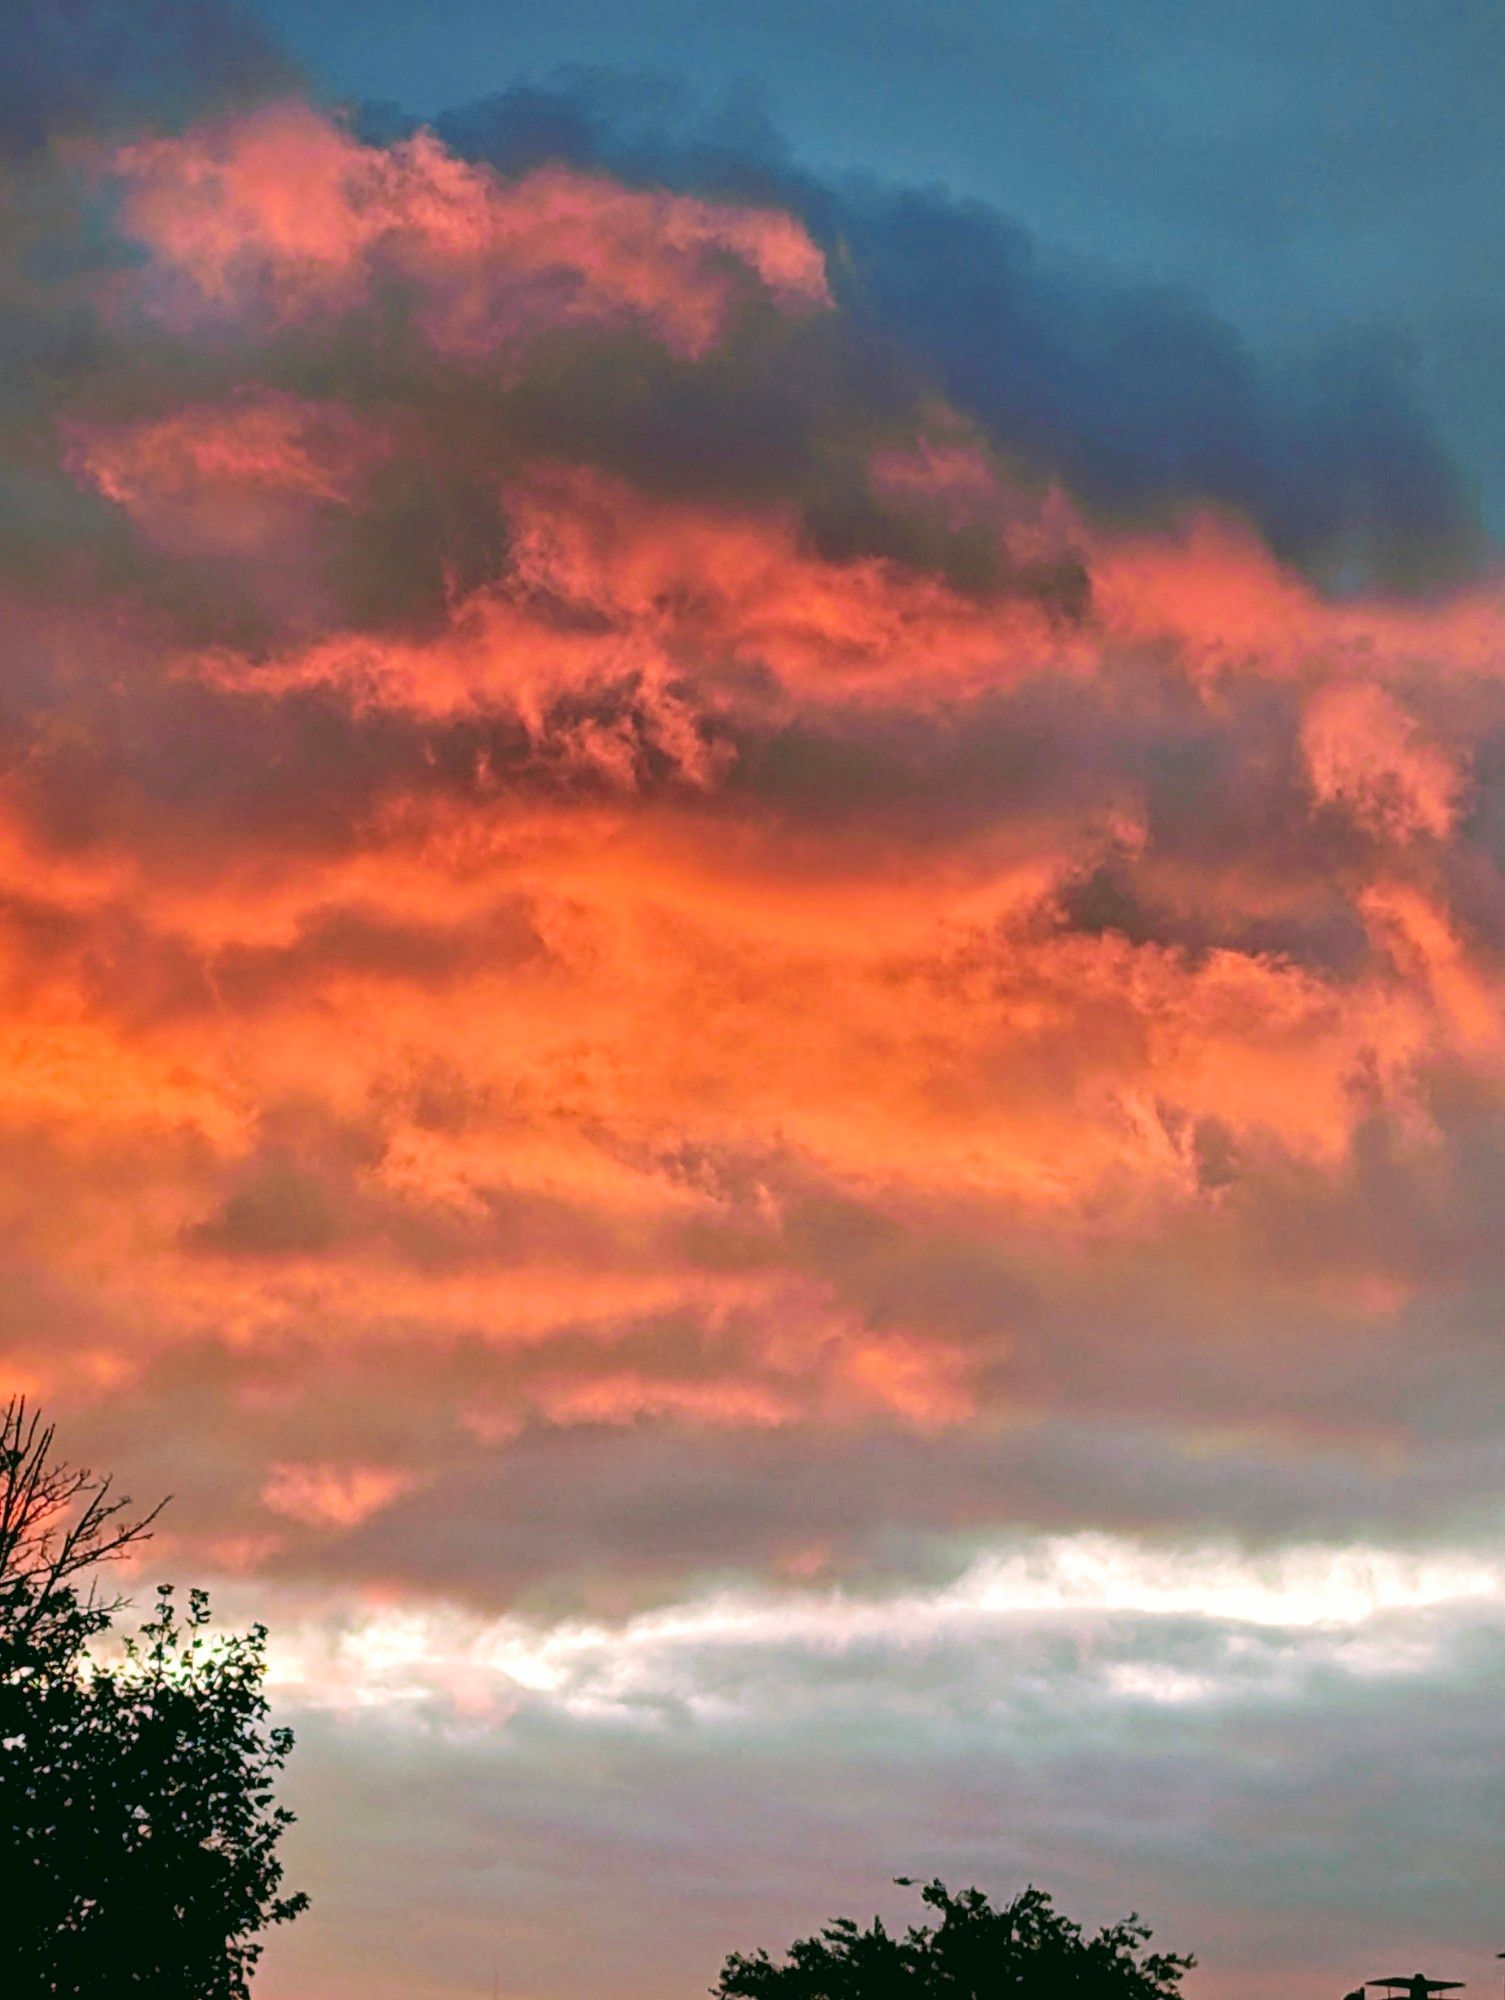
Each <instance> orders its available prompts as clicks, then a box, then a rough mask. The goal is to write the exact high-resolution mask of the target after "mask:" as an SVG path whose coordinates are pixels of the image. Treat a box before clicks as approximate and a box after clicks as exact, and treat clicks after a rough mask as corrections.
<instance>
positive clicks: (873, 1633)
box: [271, 1534, 1505, 1721]
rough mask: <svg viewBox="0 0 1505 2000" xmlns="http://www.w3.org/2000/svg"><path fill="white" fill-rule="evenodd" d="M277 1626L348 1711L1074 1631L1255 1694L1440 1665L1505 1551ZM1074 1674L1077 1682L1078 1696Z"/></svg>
mask: <svg viewBox="0 0 1505 2000" xmlns="http://www.w3.org/2000/svg"><path fill="white" fill-rule="evenodd" d="M288 1611H289V1614H290V1615H289V1616H287V1617H286V1618H284V1619H283V1620H281V1621H279V1622H278V1624H277V1627H276V1634H275V1637H274V1642H273V1650H272V1662H271V1678H272V1681H273V1684H274V1686H275V1688H276V1689H277V1691H278V1693H279V1695H280V1696H282V1697H284V1698H290V1699H293V1700H295V1701H297V1702H298V1703H299V1704H300V1705H309V1706H313V1707H327V1708H333V1709H337V1710H338V1709H369V1708H389V1707H392V1708H400V1707H402V1706H412V1705H415V1704H433V1703H437V1704H438V1705H439V1706H440V1707H441V1708H444V1707H448V1708H449V1709H451V1710H452V1711H453V1712H454V1714H455V1715H456V1716H457V1717H459V1718H465V1717H469V1718H471V1719H473V1720H477V1721H479V1720H483V1719H490V1720H498V1719H500V1718H501V1717H503V1716H504V1715H505V1714H506V1713H507V1712H508V1711H509V1710H510V1709H512V1708H513V1707H515V1706H516V1704H517V1702H518V1701H519V1700H520V1699H524V1698H533V1699H535V1700H541V1701H544V1702H546V1703H547V1704H549V1705H551V1706H554V1707H557V1708H559V1709H562V1710H564V1711H565V1712H567V1713H573V1714H577V1715H580V1716H598V1717H600V1716H605V1715H609V1714H612V1713H617V1714H620V1715H621V1716H622V1717H623V1718H637V1719H639V1720H643V1721H652V1720H653V1719H654V1718H655V1716H657V1715H660V1714H661V1713H662V1712H663V1710H664V1707H665V1705H666V1704H669V1705H672V1706H674V1707H675V1708H676V1709H679V1708H681V1707H683V1706H684V1705H686V1704H687V1705H688V1707H689V1710H690V1711H691V1712H693V1713H695V1714H697V1715H700V1716H701V1717H703V1718H704V1719H706V1720H711V1719H714V1717H715V1716H716V1715H717V1714H725V1715H727V1716H732V1715H737V1714H746V1713H755V1712H758V1711H761V1710H762V1709H764V1708H765V1707H766V1706H767V1705H769V1704H770V1703H771V1702H772V1703H777V1702H780V1701H785V1700H787V1699H788V1698H789V1685H788V1684H789V1683H791V1682H792V1683H794V1684H796V1685H797V1686H798V1687H799V1688H800V1689H802V1690H804V1691H806V1693H810V1692H813V1691H814V1690H815V1689H817V1688H818V1687H819V1686H820V1685H821V1683H822V1682H830V1683H839V1682H840V1681H841V1680H842V1679H843V1678H844V1676H846V1675H847V1674H849V1673H851V1672H852V1671H854V1670H856V1671H859V1672H860V1673H861V1675H862V1676H863V1678H864V1679H866V1680H869V1681H871V1680H872V1679H873V1678H876V1679H877V1680H879V1681H880V1682H881V1680H882V1679H883V1678H884V1676H885V1675H890V1676H893V1677H895V1678H896V1679H897V1680H898V1681H899V1682H902V1681H904V1680H905V1679H906V1678H908V1677H910V1676H912V1675H913V1674H915V1673H916V1672H922V1673H924V1672H929V1673H933V1674H938V1675H939V1676H940V1677H941V1678H942V1679H946V1678H950V1677H951V1676H952V1675H953V1674H954V1673H955V1671H956V1670H957V1669H958V1667H959V1665H960V1663H961V1662H962V1661H963V1660H965V1659H967V1658H968V1657H972V1656H975V1657H977V1658H979V1659H981V1660H984V1661H987V1662H990V1665H989V1668H988V1672H989V1676H990V1678H991V1679H992V1680H993V1683H994V1685H995V1686H998V1687H1002V1686H1003V1685H1005V1684H1006V1683H1007V1681H1008V1679H1009V1677H1010V1674H1011V1673H1012V1674H1013V1675H1015V1676H1018V1675H1023V1676H1024V1677H1025V1678H1028V1677H1029V1672H1030V1655H1031V1654H1032V1653H1033V1652H1035V1651H1037V1650H1038V1648H1039V1647H1040V1646H1041V1645H1044V1644H1047V1643H1050V1642H1051V1641H1052V1640H1054V1641H1055V1643H1056V1645H1057V1650H1059V1642H1060V1640H1061V1639H1062V1637H1063V1636H1064V1637H1066V1638H1067V1639H1069V1640H1070V1642H1071V1644H1070V1645H1069V1646H1068V1649H1067V1650H1068V1651H1069V1652H1070V1653H1071V1655H1072V1665H1073V1668H1074V1673H1073V1677H1072V1678H1073V1680H1074V1683H1075V1685H1076V1686H1077V1688H1078V1691H1079V1692H1080V1691H1081V1689H1082V1688H1083V1686H1084V1685H1085V1684H1088V1683H1090V1684H1092V1685H1093V1686H1094V1687H1096V1688H1097V1689H1098V1690H1099V1691H1100V1692H1101V1693H1102V1694H1105V1695H1107V1696H1109V1697H1113V1698H1118V1699H1122V1700H1128V1701H1134V1700H1150V1701H1157V1702H1167V1701H1170V1702H1177V1701H1183V1702H1190V1701H1207V1700H1213V1699H1216V1698H1217V1697H1218V1696H1219V1695H1221V1694H1229V1695H1236V1694H1239V1693H1243V1692H1248V1691H1249V1690H1250V1689H1251V1687H1252V1686H1254V1685H1256V1684H1257V1685H1259V1686H1261V1687H1263V1688H1264V1689H1265V1690H1266V1691H1267V1692H1271V1691H1274V1687H1275V1683H1276V1682H1277V1680H1279V1679H1280V1678H1282V1677H1283V1678H1284V1679H1286V1680H1289V1679H1290V1677H1291V1676H1292V1675H1293V1674H1296V1673H1299V1672H1302V1671H1307V1670H1310V1669H1313V1668H1314V1667H1315V1666H1316V1665H1317V1664H1319V1663H1321V1664H1325V1665H1326V1666H1327V1667H1328V1668H1329V1669H1336V1670H1339V1671H1343V1672H1347V1673H1351V1674H1375V1673H1397V1672H1399V1673H1406V1672H1424V1671H1426V1670H1427V1667H1428V1665H1429V1663H1431V1662H1433V1661H1434V1659H1435V1657H1436V1653H1437V1649H1438V1647H1439V1646H1441V1645H1444V1644H1446V1643H1447V1642H1448V1637H1449V1635H1450V1634H1452V1633H1453V1632H1454V1631H1455V1629H1456V1628H1457V1626H1458V1624H1459V1623H1460V1622H1462V1623H1463V1624H1467V1625H1472V1624H1476V1623H1478V1622H1479V1621H1481V1620H1482V1621H1484V1622H1485V1623H1490V1624H1492V1623H1494V1622H1496V1621H1497V1620H1498V1621H1505V1563H1500V1562H1494V1561H1490V1560H1487V1559H1485V1558H1483V1557H1481V1556H1479V1555H1476V1554H1468V1553H1463V1552H1451V1553H1450V1552H1441V1551H1428V1552H1411V1551H1405V1550H1400V1549H1394V1548H1384V1547H1378V1546H1348V1547H1324V1546H1316V1545H1309V1546H1303V1547H1293V1548H1287V1549H1284V1550H1280V1551H1277V1552H1274V1553H1266V1554H1259V1555H1254V1554H1249V1553H1246V1552H1241V1551H1238V1550H1234V1549H1231V1548H1228V1547H1217V1546H1199V1547H1181V1548H1172V1549H1167V1548H1153V1547H1148V1546H1146V1545H1143V1544H1139V1543H1136V1542H1134V1541H1131V1540H1129V1539H1127V1538H1122V1537H1115V1536H1109V1535H1103V1534H1083V1535H1070V1536H1053V1537H1046V1538H1040V1539H1035V1540H1031V1541H1029V1542H1026V1543H1021V1544H1020V1545H1018V1546H1017V1547H1014V1548H1012V1549H1010V1550H1008V1551H1006V1552H1000V1553H995V1554H991V1555H989V1556H987V1557H985V1558H982V1559H980V1560H978V1561H976V1562H974V1563H973V1564H972V1565H971V1566H970V1567H969V1568H967V1569H966V1570H965V1571H964V1572H963V1573H962V1574H961V1575H960V1576H959V1577H958V1578H957V1579H956V1580H955V1581H954V1582H953V1583H951V1584H949V1585H948V1586H946V1587H943V1588H937V1589H931V1590H924V1591H922V1590H910V1591H906V1592H903V1593H899V1594H884V1595H872V1596H862V1595H858V1594H855V1593H853V1592H850V1591H839V1590H831V1591H818V1590H814V1589H802V1590H795V1589H787V1590H776V1589H771V1588H766V1587H763V1588H753V1587H748V1588H739V1589H730V1588H728V1589H720V1590H716V1591H713V1592H708V1593H703V1594H700V1595H696V1596H692V1597H689V1598H686V1599H685V1600H684V1601H682V1602H679V1603H676V1604H673V1605H670V1606H668V1607H665V1608H661V1609H657V1610H654V1611H651V1612H644V1613H641V1614H639V1615H637V1616H634V1617H631V1618H628V1619H626V1620H625V1621H623V1622H621V1623H609V1622H606V1621H589V1620H581V1619H563V1620H558V1621H553V1622H550V1621H547V1620H544V1619H542V1618H538V1617H525V1616H521V1615H516V1614H509V1615H505V1616H502V1617H498V1618H486V1617H482V1616H479V1615H476V1614H474V1613H471V1612H467V1611H465V1610H462V1609H460V1608H457V1607H454V1606H449V1605H433V1604H418V1603H412V1602H398V1603H393V1602H386V1603H380V1604H378V1603H372V1602H369V1601H366V1602H362V1601H360V1600H358V1599H347V1600H345V1601H343V1602H342V1603H339V1604H337V1605H335V1606H330V1605H327V1604H326V1605H324V1606H322V1607H321V1608H320V1609H319V1610H318V1611H317V1612H310V1611H306V1610H305V1611H304V1612H303V1613H302V1615H299V1613H298V1612H297V1611H295V1610H294V1608H293V1607H292V1606H289V1607H288ZM1064 1686H1065V1684H1064V1683H1063V1691H1064Z"/></svg>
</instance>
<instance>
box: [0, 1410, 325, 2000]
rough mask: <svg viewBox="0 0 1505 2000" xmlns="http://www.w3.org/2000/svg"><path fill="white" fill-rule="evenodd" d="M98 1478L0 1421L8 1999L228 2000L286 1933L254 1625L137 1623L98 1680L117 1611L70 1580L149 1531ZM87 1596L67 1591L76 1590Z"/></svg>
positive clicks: (189, 1616) (174, 1618) (43, 1436)
mask: <svg viewBox="0 0 1505 2000" xmlns="http://www.w3.org/2000/svg"><path fill="white" fill-rule="evenodd" d="M129 1507H130V1502H129V1500H128V1499H125V1498H117V1497H115V1496H114V1495H113V1493H112V1490H111V1485H110V1482H109V1480H107V1479H96V1478H95V1477H94V1476H93V1475H92V1474H90V1473H88V1472H87V1471H81V1470H79V1469H77V1468H74V1467H71V1466H68V1465H65V1464H62V1463H60V1462H59V1461H58V1460H57V1459H56V1458H55V1457H54V1455H53V1432H52V1429H51V1427H50V1426H43V1425H42V1424H41V1422H40V1420H39V1419H38V1418H37V1417H36V1416H35V1415H34V1414H32V1413H31V1412H29V1411H28V1410H27V1408H26V1406H25V1404H24V1403H23V1402H21V1401H19V1400H17V1401H13V1402H12V1403H11V1404H10V1406H9V1408H8V1410H7V1411H6V1413H5V1415H4V1417H3V1419H0V1880H3V1881H4V1882H5V1883H6V1885H7V1891H8V1892H13V1893H8V1896H7V1901H8V1909H7V1914H6V1916H5V1918H4V1919H3V1920H0V1954H3V1958H4V1963H5V1969H6V1972H7V1974H8V1975H9V1977H8V1978H7V1980H6V1983H5V1992H6V1994H7V1996H12V1995H14V1996H15V2000H31V1996H32V1995H37V1996H40V1995H43V1994H46V1995H69V1996H73V1997H74V2000H106V1996H108V2000H115V1996H117V1995H123V1994H128V1995H134V1996H138V2000H244V1997H245V1996H246V1994H247V1993H248V1990H249V1989H248V1981H249V1978H250V1975H251V1972H252V1970H253V1968H254V1966H255V1964H256V1961H257V1959H258V1958H259V1956H260V1953H261V1946H260V1944H259V1943H258V1942H257V1934H258V1933H259V1932H260V1931H261V1930H263V1929H264V1928H265V1927H266V1926H267V1925H268V1924H272V1923H281V1922H285V1921H287V1920H288V1919H290V1918H292V1917H295V1916H297V1915H298V1913H299V1912H300V1911H301V1910H302V1909H303V1908H304V1907H305V1905H306V1901H307V1899H306V1897H304V1896H302V1895H301V1894H300V1895H283V1894H281V1893H280V1887H281V1880H282V1867H281V1863H280V1862H279V1861H278V1859H277V1852H276V1850H277V1844H278V1842H279V1841H280V1839H281V1837H282V1834H283V1832H284V1830H285V1829H286V1827H287V1826H289V1825H290V1824H291V1822H292V1815H291V1814H290V1813H289V1812H287V1811H286V1810H285V1809H284V1808H281V1807H278V1806H277V1805H276V1804H275V1802H274V1799H273V1793H272V1785H273V1783H274V1781H275V1779H276V1777H277V1775H278V1773H279V1772H280V1770H281V1768H282V1766H283V1764H284V1763H285V1761H286V1759H287V1756H288V1752H289V1750H290V1749H291V1747H292V1736H291V1733H290V1732H289V1731H287V1730H285V1729H268V1728H267V1726H266V1724H267V1714H268V1711H267V1703H266V1699H265V1696H264V1694H263V1692H262V1682H263V1676H264V1672H265V1641H266V1632H265V1629H264V1627H262V1626H259V1625H258V1626H255V1627H253V1628H252V1630H251V1631H250V1632H249V1633H247V1634H245V1635H244V1636H238V1637H230V1638H216V1637H213V1636H211V1634H210V1632H209V1629H208V1624H209V1604H208V1599H207V1597H206V1596H205V1595H204V1593H203V1592H202V1591H194V1592H193V1593H192V1594H191V1596H190V1599H189V1607H188V1611H187V1613H186V1615H181V1614H180V1613H179V1612H178V1610H177V1608H176V1606H175V1604H174V1600H173V1593H172V1591H171V1589H170V1588H169V1587H167V1586H163V1587H161V1588H160V1589H159V1591H158V1595H157V1604H156V1610H155V1615H154V1616H153V1617H152V1618H151V1620H150V1621H149V1622H148V1623H147V1624H146V1625H144V1626H143V1628H142V1629H141V1631H140V1632H139V1633H138V1634H137V1635H136V1636H134V1637H131V1638H127V1639H126V1640H125V1642H124V1647H123V1651H122V1653H121V1656H120V1657H119V1658H118V1659H116V1660H113V1661H110V1662H108V1663H101V1662H100V1661H98V1660H96V1659H94V1658H93V1657H91V1655H90V1653H89V1651H88V1646H89V1642H90V1641H91V1640H93V1639H96V1638H98V1637H99V1636H100V1635H101V1634H103V1633H104V1632H105V1631H106V1630H107V1628H108V1627H109V1626H110V1624H111V1621H112V1619H113V1617H114V1616H115V1614H116V1613H117V1612H118V1611H119V1609H120V1608H121V1602H120V1600H119V1599H118V1598H109V1599H106V1598H103V1597H101V1596H100V1594H99V1593H98V1590H97V1588H96V1586H95V1583H94V1581H93V1579H92V1576H90V1573H91V1572H93V1571H94V1570H95V1569H96V1567H97V1565H99V1564H100V1563H102V1562H108V1561H110V1560H111V1559H112V1558H115V1557H118V1556H120V1555H123V1554H124V1553H125V1552H126V1551H127V1550H128V1549H130V1548H132V1547H134V1546H135V1545H136V1544H138V1543H140V1542H141V1541H142V1540H143V1539H144V1538H145V1537H146V1536H147V1535H148V1534H149V1533H150V1530H151V1525H152V1522H153V1521H154V1520H155V1518H156V1514H157V1511H158V1510H157V1509H153V1510H152V1511H151V1512H150V1513H148V1514H145V1515H142V1516H138V1517H134V1518H132V1517H131V1516H129V1514H128V1512H127V1510H128V1509H129ZM86 1577H90V1581H89V1583H88V1586H87V1588H85V1587H84V1579H85V1578H86Z"/></svg>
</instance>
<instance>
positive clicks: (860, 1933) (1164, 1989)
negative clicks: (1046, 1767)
mask: <svg viewBox="0 0 1505 2000" xmlns="http://www.w3.org/2000/svg"><path fill="white" fill-rule="evenodd" d="M898 1879H899V1881H900V1882H901V1883H902V1884H903V1886H905V1887H909V1886H911V1885H910V1883H909V1881H908V1878H907V1877H904V1876H901V1877H899V1878H898ZM920 1894H921V1896H922V1898H923V1899H924V1901H925V1903H926V1904H927V1905H928V1906H929V1907H930V1909H931V1910H933V1911H934V1912H936V1915H937V1918H938V1921H936V1922H932V1923H927V1924H920V1925H913V1926H911V1927H910V1928H909V1929H908V1930H907V1931H905V1933H904V1934H903V1936H897V1935H895V1934H894V1933H892V1932H890V1931H888V1930H887V1929H885V1927H884V1925H883V1923H882V1920H881V1919H879V1918H876V1917H875V1918H874V1919H873V1921H872V1923H871V1924H870V1925H869V1926H868V1927H867V1929H865V1930H864V1929H861V1928H860V1927H859V1926H858V1925H857V1924H855V1923H854V1922H853V1921H852V1919H851V1918H850V1917H838V1918H837V1919H836V1921H835V1922H834V1923H830V1924H827V1925H826V1927H825V1929H824V1930H822V1931H821V1932H820V1933H819V1934H818V1935H817V1936H815V1937H810V1938H800V1939H798V1940H796V1942H795V1943H794V1944H792V1945H791V1946H790V1947H789V1953H788V1956H787V1958H786V1959H785V1960H784V1961H783V1963H782V1964H775V1963H774V1962H773V1960H772V1959H770V1958H769V1956H768V1954H767V1952H766V1951H759V1952H756V1953H754V1954H753V1955H752V1956H751V1957H746V1956H744V1955H743V1954H742V1953H740V1952H734V1953H733V1954H732V1956H731V1957H730V1958H728V1959H727V1961H726V1964H725V1965H724V1966H723V1967H722V1971H721V1978H720V1980H719V1982H718V1983H717V1985H716V1986H715V1987H713V1988H712V1991H713V1993H714V1994H715V1995H716V1996H717V2000H994V1996H1001V1995H1004V1994H1007V1995H1008V1996H1009V2000H1174V1996H1175V1995H1176V1993H1177V1989H1178V1987H1179V1985H1180V1982H1181V1977H1182V1974H1183V1973H1184V1972H1186V1971H1188V1970H1189V1969H1190V1967H1191V1966H1192V1965H1193V1964H1194V1963H1195V1961H1194V1960H1193V1959H1192V1958H1190V1957H1182V1956H1177V1955H1175V1954H1173V1953H1167V1952H1152V1951H1147V1950H1146V1949H1145V1947H1146V1946H1147V1945H1148V1943H1149V1938H1150V1933H1149V1931H1148V1929H1147V1928H1146V1927H1145V1926H1144V1925H1143V1924H1142V1923H1140V1921H1139V1919H1138V1918H1137V1917H1128V1918H1126V1919H1125V1920H1124V1921H1123V1922H1122V1923H1117V1924H1109V1925H1107V1926H1105V1928H1104V1929H1102V1930H1100V1931H1098V1932H1097V1933H1096V1935H1095V1936H1091V1937H1089V1936H1087V1935H1086V1934H1085V1933H1084V1932H1083V1930H1082V1929H1081V1927H1080V1926H1079V1925H1077V1924H1074V1923H1072V1922H1071V1921H1070V1920H1069V1919H1068V1918H1066V1917H1064V1916H1062V1915H1061V1914H1060V1912H1059V1911H1058V1910H1057V1909H1056V1907H1055V1905H1054V1903H1053V1902H1052V1901H1051V1899H1050V1897H1049V1896H1048V1895H1046V1894H1045V1892H1044V1891H1043V1890H1040V1889H1034V1888H1030V1889H1026V1890H1025V1891H1024V1892H1023V1894H1022V1895H1019V1896H1016V1897H1015V1898H1014V1900H1013V1901H1012V1902H1011V1903H1006V1904H1004V1905H1003V1906H1002V1907H1001V1908H995V1907H994V1906H993V1904H992V1903H991V1902H989V1900H988V1898H987V1897H986V1896H985V1895H983V1894H982V1892H981V1891H980V1890H978V1889H964V1890H962V1892H961V1893H960V1894H959V1895H952V1893H951V1891H950V1890H949V1889H947V1888H946V1886H945V1884H944V1883H942V1882H931V1883H929V1884H927V1885H926V1886H925V1887H924V1888H923V1889H922V1890H921V1891H920Z"/></svg>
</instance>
